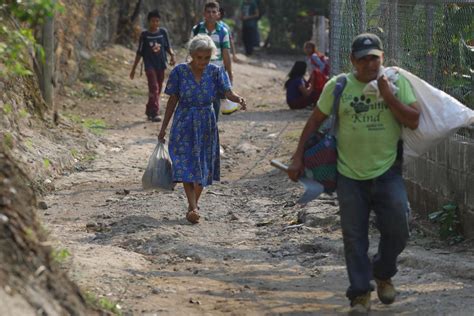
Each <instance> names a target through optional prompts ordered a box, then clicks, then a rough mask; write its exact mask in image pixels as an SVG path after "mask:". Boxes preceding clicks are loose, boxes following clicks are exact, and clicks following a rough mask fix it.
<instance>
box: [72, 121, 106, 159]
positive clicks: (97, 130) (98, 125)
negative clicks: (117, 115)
mask: <svg viewBox="0 0 474 316" xmlns="http://www.w3.org/2000/svg"><path fill="white" fill-rule="evenodd" d="M66 117H68V118H69V119H70V120H71V121H72V122H74V123H76V124H81V125H82V127H84V128H86V129H88V130H89V131H90V132H91V133H92V134H94V135H97V136H99V135H101V134H102V133H103V132H104V129H106V128H107V124H106V123H105V121H104V120H102V119H94V118H81V117H80V116H79V115H77V114H68V115H66ZM76 153H77V151H76ZM71 154H72V153H71Z"/></svg>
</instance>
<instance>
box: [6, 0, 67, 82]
mask: <svg viewBox="0 0 474 316" xmlns="http://www.w3.org/2000/svg"><path fill="white" fill-rule="evenodd" d="M61 9H62V7H61V6H60V4H59V3H58V2H57V1H55V0H29V1H19V0H16V1H6V2H5V3H4V1H2V2H1V4H0V76H7V75H21V76H25V75H31V74H32V71H31V70H30V69H29V66H28V53H29V52H30V53H31V54H33V52H34V53H35V54H36V56H39V58H40V59H43V58H44V53H43V49H42V47H41V46H40V45H38V44H37V43H36V41H35V38H34V36H33V29H34V28H35V27H36V26H37V25H39V24H41V23H43V22H44V20H45V19H46V18H47V17H50V16H53V14H54V12H55V11H60V10H61ZM6 17H9V20H6ZM13 21H20V22H21V26H17V24H16V23H13ZM7 26H9V27H7Z"/></svg>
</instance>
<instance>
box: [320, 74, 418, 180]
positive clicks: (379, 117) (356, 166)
mask: <svg viewBox="0 0 474 316" xmlns="http://www.w3.org/2000/svg"><path fill="white" fill-rule="evenodd" d="M335 84H336V77H334V78H332V79H331V80H330V81H329V82H328V83H327V84H326V86H325V87H324V90H323V92H322V94H321V97H320V98H319V101H318V107H319V109H320V110H321V112H323V113H324V114H326V115H329V114H330V113H331V109H332V104H333V100H334V96H333V94H332V93H333V91H334V86H335ZM395 84H396V85H397V87H398V88H399V91H398V92H397V94H396V97H397V98H398V99H399V100H400V101H401V102H402V103H403V104H406V105H409V104H412V103H414V102H416V97H415V95H414V93H413V90H412V88H411V85H410V83H409V82H408V81H407V79H406V78H404V77H403V76H402V75H400V76H399V79H398V80H397V82H396V83H395ZM365 86H366V83H363V82H360V81H358V80H357V79H356V78H355V76H354V75H353V74H352V73H351V74H348V75H347V84H346V87H345V88H344V91H343V93H342V96H341V103H340V105H339V127H338V131H337V152H338V160H337V170H338V172H339V173H341V174H342V175H344V176H346V177H348V178H351V179H355V180H368V179H373V178H376V177H378V176H380V175H381V174H383V173H384V172H385V171H387V170H388V169H389V168H390V167H391V166H392V165H393V163H394V162H395V159H396V157H397V142H398V140H399V139H400V134H401V124H400V123H399V122H398V121H397V120H396V119H395V116H394V115H393V114H392V112H391V111H390V109H389V108H388V105H387V104H386V103H385V102H383V101H382V102H377V101H376V100H375V98H376V97H375V95H373V96H370V95H369V96H364V95H363V93H362V91H363V89H364V87H365Z"/></svg>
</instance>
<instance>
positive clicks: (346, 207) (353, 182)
mask: <svg viewBox="0 0 474 316" xmlns="http://www.w3.org/2000/svg"><path fill="white" fill-rule="evenodd" d="M350 58H351V62H352V65H353V68H354V72H353V73H350V74H346V78H347V84H346V86H345V88H344V91H343V92H342V96H341V101H340V105H339V111H338V120H339V123H338V130H337V152H338V161H337V170H338V178H337V196H338V200H339V207H340V214H341V227H342V234H343V240H344V252H345V258H346V266H347V271H348V274H349V281H350V286H349V288H348V290H347V292H346V296H347V297H348V298H349V299H350V301H351V307H352V309H353V310H354V311H356V312H367V311H368V310H369V309H370V293H371V291H372V290H373V287H372V285H371V284H370V280H371V279H372V278H374V279H375V282H376V284H377V294H378V297H379V299H380V300H381V301H382V303H385V304H391V303H393V301H394V300H395V296H396V291H395V288H394V286H393V284H392V281H391V278H392V277H393V276H394V275H395V274H396V272H397V266H396V261H397V257H398V255H399V254H400V253H401V252H402V251H403V249H404V248H405V246H406V242H407V239H408V225H407V210H408V200H407V194H406V190H405V186H404V182H403V178H402V175H401V163H400V159H401V156H400V153H399V152H398V151H397V147H398V146H397V144H398V142H399V140H400V135H401V127H402V125H404V126H407V127H409V128H411V129H416V128H417V127H418V121H419V116H420V113H419V111H418V109H417V106H416V98H415V96H414V93H413V90H412V88H411V86H410V84H409V82H408V81H407V80H406V78H404V77H403V76H401V75H400V76H399V79H398V80H397V81H396V82H395V85H396V86H397V87H398V91H397V92H396V93H395V94H394V93H393V92H392V90H391V89H390V86H389V82H388V79H387V77H386V76H380V77H379V78H378V79H377V77H378V75H379V72H380V69H381V66H382V64H383V47H382V42H381V41H380V38H378V36H376V35H375V34H370V33H364V34H360V35H358V36H357V37H355V39H354V41H353V42H352V52H351V57H350ZM373 80H377V85H378V89H379V92H380V95H381V96H382V100H377V97H376V96H375V95H364V93H363V89H364V87H365V86H366V85H367V84H368V83H369V82H371V81H373ZM335 84H336V77H335V78H333V79H332V80H330V81H329V82H328V83H327V84H326V86H325V87H324V90H323V92H322V94H321V97H320V99H319V101H318V106H317V107H316V108H315V109H314V111H313V113H312V115H311V117H310V118H309V119H308V122H307V123H306V125H305V127H304V129H303V132H302V135H301V138H300V140H299V143H298V147H297V149H296V152H295V154H294V155H293V161H292V164H291V165H290V167H289V172H288V175H289V177H290V178H291V179H292V180H293V181H296V180H297V179H298V178H299V177H300V176H301V175H302V174H303V173H302V172H303V170H304V166H303V154H304V143H305V141H306V140H307V139H308V137H309V136H310V135H311V134H312V133H313V132H314V131H316V130H318V129H319V127H320V125H321V123H322V122H323V121H324V120H325V119H326V118H327V117H328V115H329V114H330V113H331V109H332V106H333V100H334V96H333V91H334V87H335ZM397 153H398V155H397ZM371 210H373V211H374V212H375V215H376V217H377V221H376V223H377V228H378V229H379V231H380V235H381V238H380V243H379V248H378V253H377V254H376V255H375V256H374V258H373V259H372V260H370V259H369V257H368V255H367V250H368V247H369V238H368V230H369V214H370V212H371Z"/></svg>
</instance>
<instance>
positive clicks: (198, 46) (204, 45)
mask: <svg viewBox="0 0 474 316" xmlns="http://www.w3.org/2000/svg"><path fill="white" fill-rule="evenodd" d="M198 50H206V51H211V55H212V56H215V55H216V53H217V47H216V44H214V41H213V40H212V38H210V37H209V36H208V35H206V34H198V35H196V36H194V37H193V38H192V39H191V40H190V41H189V44H188V51H189V54H190V55H191V54H192V53H194V52H195V51H198Z"/></svg>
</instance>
